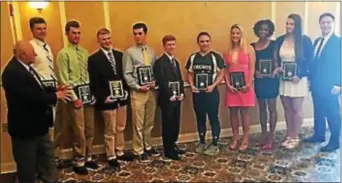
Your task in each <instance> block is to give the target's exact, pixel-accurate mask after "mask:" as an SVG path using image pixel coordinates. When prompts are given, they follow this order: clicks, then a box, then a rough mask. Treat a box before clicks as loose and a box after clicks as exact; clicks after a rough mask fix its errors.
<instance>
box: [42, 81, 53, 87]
mask: <svg viewBox="0 0 342 183" xmlns="http://www.w3.org/2000/svg"><path fill="white" fill-rule="evenodd" d="M42 84H43V85H44V86H45V87H51V88H56V81H55V80H54V79H47V80H42Z"/></svg>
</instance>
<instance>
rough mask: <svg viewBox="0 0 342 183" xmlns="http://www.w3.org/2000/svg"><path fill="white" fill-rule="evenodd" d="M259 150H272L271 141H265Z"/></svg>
mask: <svg viewBox="0 0 342 183" xmlns="http://www.w3.org/2000/svg"><path fill="white" fill-rule="evenodd" d="M260 150H264V151H269V150H272V143H267V144H265V145H263V146H261V148H260Z"/></svg>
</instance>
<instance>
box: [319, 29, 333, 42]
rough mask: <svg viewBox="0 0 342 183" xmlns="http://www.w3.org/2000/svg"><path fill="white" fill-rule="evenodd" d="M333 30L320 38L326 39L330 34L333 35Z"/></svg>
mask: <svg viewBox="0 0 342 183" xmlns="http://www.w3.org/2000/svg"><path fill="white" fill-rule="evenodd" d="M333 33H334V32H333V31H331V32H330V33H329V34H328V35H325V36H321V37H322V38H324V40H328V39H329V38H330V37H331V35H333Z"/></svg>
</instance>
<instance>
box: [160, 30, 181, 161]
mask: <svg viewBox="0 0 342 183" xmlns="http://www.w3.org/2000/svg"><path fill="white" fill-rule="evenodd" d="M162 42H163V46H164V54H163V55H162V56H161V57H159V58H158V59H157V60H156V62H155V64H154V67H153V73H154V75H155V78H156V81H157V84H158V87H159V94H158V104H159V106H160V109H161V113H162V137H163V146H164V154H165V157H167V158H169V159H172V160H180V156H179V154H183V153H184V151H183V150H181V149H179V148H178V147H177V145H176V142H177V139H178V135H179V123H180V106H181V101H182V100H183V97H184V85H183V79H182V74H181V71H180V68H179V63H178V61H177V60H176V58H175V56H174V55H173V52H174V49H175V47H176V38H175V37H174V36H172V35H166V36H165V37H164V38H163V40H162Z"/></svg>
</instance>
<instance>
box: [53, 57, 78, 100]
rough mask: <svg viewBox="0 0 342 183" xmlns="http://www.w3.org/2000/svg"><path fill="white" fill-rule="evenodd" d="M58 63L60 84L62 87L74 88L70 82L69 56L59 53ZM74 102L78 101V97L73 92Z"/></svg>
mask: <svg viewBox="0 0 342 183" xmlns="http://www.w3.org/2000/svg"><path fill="white" fill-rule="evenodd" d="M56 61H57V65H58V67H57V73H58V77H59V82H60V83H61V84H62V85H67V86H72V87H73V85H72V83H71V82H70V80H69V73H68V70H69V56H68V55H67V54H66V53H63V52H59V53H58V55H57V58H56ZM72 100H73V101H75V100H78V97H77V95H76V93H75V92H74V91H72Z"/></svg>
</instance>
